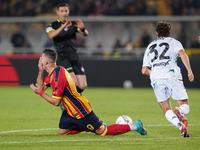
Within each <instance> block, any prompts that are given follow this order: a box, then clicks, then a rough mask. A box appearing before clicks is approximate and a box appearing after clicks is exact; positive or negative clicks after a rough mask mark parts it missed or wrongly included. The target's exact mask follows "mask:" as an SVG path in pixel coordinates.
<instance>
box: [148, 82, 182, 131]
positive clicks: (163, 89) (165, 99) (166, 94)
mask: <svg viewBox="0 0 200 150" xmlns="http://www.w3.org/2000/svg"><path fill="white" fill-rule="evenodd" d="M151 85H152V87H153V89H154V93H155V96H156V99H157V102H158V104H159V106H160V107H161V109H162V110H163V112H164V114H165V117H166V119H167V120H168V121H169V122H170V123H171V124H172V125H174V126H175V127H177V128H179V129H180V130H181V123H180V121H179V119H178V117H177V116H176V114H174V112H173V111H172V108H171V103H170V95H171V86H170V80H156V81H154V82H153V83H151Z"/></svg>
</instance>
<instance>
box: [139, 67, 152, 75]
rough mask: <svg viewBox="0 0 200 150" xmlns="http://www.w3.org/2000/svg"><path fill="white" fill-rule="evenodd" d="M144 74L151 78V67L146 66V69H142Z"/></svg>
mask: <svg viewBox="0 0 200 150" xmlns="http://www.w3.org/2000/svg"><path fill="white" fill-rule="evenodd" d="M141 72H142V74H143V75H146V76H148V77H149V76H150V73H151V70H150V69H149V67H147V66H144V67H142V71H141Z"/></svg>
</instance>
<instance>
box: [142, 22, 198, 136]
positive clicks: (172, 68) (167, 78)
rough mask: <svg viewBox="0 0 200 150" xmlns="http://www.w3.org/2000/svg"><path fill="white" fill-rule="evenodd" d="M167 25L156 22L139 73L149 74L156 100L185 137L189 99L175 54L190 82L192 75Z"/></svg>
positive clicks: (183, 52)
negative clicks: (154, 34) (154, 38)
mask: <svg viewBox="0 0 200 150" xmlns="http://www.w3.org/2000/svg"><path fill="white" fill-rule="evenodd" d="M170 29H171V25H170V23H168V22H166V21H165V22H158V24H157V27H156V35H157V39H156V40H154V41H152V42H151V43H150V44H149V45H148V47H147V49H146V51H145V54H144V58H143V66H142V74H144V75H147V76H149V77H150V80H151V86H152V88H153V89H154V93H155V96H156V98H157V101H158V104H159V105H160V107H161V108H162V110H163V112H164V113H165V117H166V119H167V120H168V121H169V122H170V123H171V124H172V125H174V126H175V127H177V128H179V129H180V130H181V136H182V137H189V133H188V131H187V128H186V127H187V124H188V121H187V118H186V117H185V115H186V114H188V113H189V101H188V96H187V92H186V89H185V87H184V85H183V81H182V75H181V71H180V68H179V67H178V66H177V57H178V56H180V57H181V60H182V62H183V64H184V65H185V67H186V69H187V72H188V78H189V81H190V82H193V81H194V75H193V73H192V69H191V67H190V62H189V58H188V56H187V54H186V53H185V51H184V48H183V46H182V44H181V43H180V42H179V41H177V40H176V39H174V38H172V37H169V36H170ZM170 96H171V97H172V99H173V100H176V102H177V105H178V107H175V108H174V112H173V111H172V108H171V103H170Z"/></svg>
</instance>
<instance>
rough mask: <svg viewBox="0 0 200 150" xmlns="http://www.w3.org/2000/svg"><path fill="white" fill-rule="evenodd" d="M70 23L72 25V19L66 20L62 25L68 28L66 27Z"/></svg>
mask: <svg viewBox="0 0 200 150" xmlns="http://www.w3.org/2000/svg"><path fill="white" fill-rule="evenodd" d="M71 25H72V20H67V21H66V22H65V24H64V25H63V26H64V27H65V28H68V27H69V26H71Z"/></svg>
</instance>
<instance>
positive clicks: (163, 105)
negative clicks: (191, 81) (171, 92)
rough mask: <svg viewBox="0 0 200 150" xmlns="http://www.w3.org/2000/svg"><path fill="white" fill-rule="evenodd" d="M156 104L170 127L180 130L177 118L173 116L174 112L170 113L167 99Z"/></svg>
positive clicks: (170, 109) (169, 104)
mask: <svg viewBox="0 0 200 150" xmlns="http://www.w3.org/2000/svg"><path fill="white" fill-rule="evenodd" d="M158 104H159V106H160V107H161V109H162V110H163V112H164V114H165V117H166V119H167V120H168V121H169V122H170V123H171V124H172V125H174V126H175V127H177V128H179V129H180V130H181V128H182V126H181V123H180V121H179V119H178V117H177V116H176V114H174V112H173V111H172V108H171V103H170V100H169V98H168V99H167V100H166V101H164V102H159V103H158Z"/></svg>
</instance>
